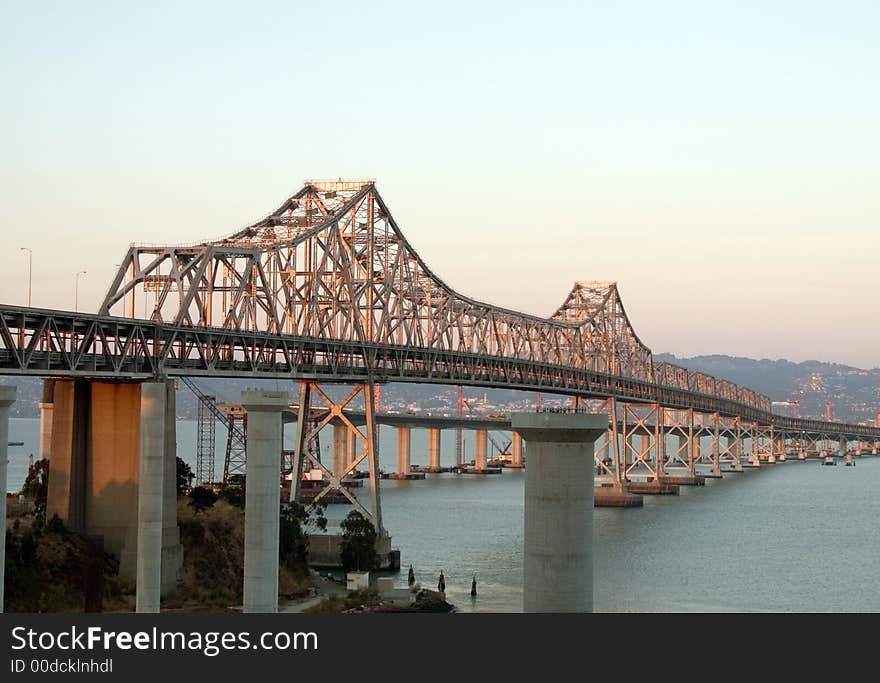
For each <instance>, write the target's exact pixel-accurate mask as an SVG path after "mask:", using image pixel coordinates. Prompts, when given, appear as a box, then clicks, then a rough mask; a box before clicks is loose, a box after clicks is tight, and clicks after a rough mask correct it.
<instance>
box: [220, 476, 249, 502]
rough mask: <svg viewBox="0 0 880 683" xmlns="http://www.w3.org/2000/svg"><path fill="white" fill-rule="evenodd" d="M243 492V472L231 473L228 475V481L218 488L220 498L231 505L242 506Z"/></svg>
mask: <svg viewBox="0 0 880 683" xmlns="http://www.w3.org/2000/svg"><path fill="white" fill-rule="evenodd" d="M244 494H245V476H244V475H243V474H233V475H232V476H230V477H229V481H227V482H226V483H225V484H223V486H222V488H221V489H220V500H225V501H226V502H227V503H229V504H230V505H231V506H232V507H237V508H243V507H244Z"/></svg>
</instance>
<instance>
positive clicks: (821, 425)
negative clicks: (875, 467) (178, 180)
mask: <svg viewBox="0 0 880 683" xmlns="http://www.w3.org/2000/svg"><path fill="white" fill-rule="evenodd" d="M142 300H143V301H148V302H149V304H150V305H149V306H148V307H147V310H146V311H145V312H144V311H143V309H142V310H141V311H137V310H136V309H138V308H139V306H136V304H138V303H139V302H141V301H142ZM139 313H140V314H141V315H140V316H139V315H138V314H139ZM0 373H3V374H34V375H41V376H56V375H57V376H84V377H104V376H112V377H131V378H148V377H155V376H198V375H225V376H235V377H276V378H278V377H285V378H293V379H296V380H298V381H303V380H305V381H314V382H319V381H333V382H351V383H355V384H362V383H370V384H371V385H372V386H375V387H376V390H377V391H378V383H381V382H386V381H410V382H436V383H444V384H454V385H459V384H468V385H476V386H487V387H492V386H497V387H508V388H520V389H529V390H536V391H550V392H554V393H562V394H567V395H573V396H574V395H577V396H581V397H584V398H602V399H611V398H613V399H616V400H618V399H619V400H622V401H625V402H628V403H630V404H633V405H655V406H662V407H663V408H668V409H673V410H693V411H697V412H698V413H702V414H717V415H718V416H719V418H725V419H727V418H731V419H737V420H741V421H742V422H743V424H753V423H759V424H762V425H772V426H773V427H774V428H775V429H780V430H788V431H789V432H795V431H800V432H803V433H806V432H809V433H811V434H814V433H820V432H821V434H823V435H826V436H828V438H831V437H836V436H838V435H846V436H848V437H850V438H852V439H856V438H865V439H867V440H871V441H877V440H878V439H880V429H877V428H872V427H868V426H860V425H843V424H840V423H832V422H820V421H811V420H800V419H795V418H792V417H785V416H777V415H773V414H772V413H771V404H770V400H769V399H768V397H766V396H763V395H760V394H758V393H756V392H754V391H752V390H750V389H748V388H746V387H739V386H737V385H736V384H734V383H733V382H729V381H727V380H724V379H720V378H714V377H712V376H710V375H707V374H705V373H699V372H693V371H690V370H687V369H686V368H682V367H679V366H675V365H672V364H669V363H654V362H653V359H652V355H651V351H650V349H648V347H646V346H645V345H644V344H643V343H642V342H641V340H640V339H639V338H638V336H637V335H636V334H635V332H634V330H633V327H632V325H631V322H630V320H629V318H628V317H627V315H626V312H625V309H624V306H623V303H622V300H621V297H620V294H619V292H618V289H617V286H616V284H614V283H600V282H579V283H576V284H575V285H574V287H573V289H572V290H571V292H570V293H569V295H568V297H567V298H566V299H565V301H564V303H563V304H562V306H560V308H559V309H558V310H557V311H556V312H555V313H554V314H553V315H552V316H551V317H550V318H540V317H538V316H532V315H526V314H523V313H518V312H516V311H512V310H508V309H503V308H499V307H496V306H491V305H489V304H485V303H482V302H479V301H476V300H474V299H471V298H469V297H466V296H464V295H462V294H459V293H457V292H456V291H454V290H453V289H452V288H450V287H449V286H448V285H446V284H445V283H444V282H443V281H442V280H441V279H440V278H439V277H437V276H436V275H435V274H434V273H433V272H432V271H431V270H430V268H429V267H428V266H427V264H426V263H425V262H424V261H423V260H422V259H421V257H420V256H419V255H418V253H417V252H416V251H415V249H414V248H413V247H412V246H411V245H410V244H409V242H408V241H407V240H406V239H405V237H404V236H403V233H402V232H401V230H400V228H399V226H398V225H397V223H396V222H395V220H394V218H393V217H392V215H391V213H390V211H389V210H388V207H387V206H386V204H385V202H384V201H383V199H382V197H381V196H380V195H379V193H378V192H377V190H376V187H375V185H374V183H373V182H372V181H327V182H323V181H322V182H307V183H306V184H305V185H304V186H303V188H302V189H300V190H299V191H298V192H297V193H295V194H294V195H293V196H292V197H290V198H289V199H287V200H286V201H285V202H284V203H283V204H282V205H281V206H280V207H279V208H278V209H277V210H276V211H274V212H272V213H271V214H270V215H268V216H266V217H265V218H263V219H262V220H260V221H257V222H256V223H254V224H253V225H250V226H248V227H246V228H243V229H242V230H239V231H238V232H236V233H234V234H232V235H230V236H228V237H225V238H222V239H218V240H212V241H206V242H202V243H199V244H193V245H182V246H158V247H155V246H153V247H149V246H132V247H131V248H130V249H129V251H128V253H127V254H126V255H125V258H124V260H123V263H122V265H121V267H120V269H119V271H118V272H117V274H116V276H115V278H114V280H113V282H112V284H111V286H110V288H109V291H108V293H107V295H106V297H105V299H104V302H103V304H102V306H101V309H100V311H99V313H98V314H97V315H86V314H79V313H69V312H62V311H46V310H38V309H31V308H18V307H13V306H0ZM657 421H658V413H657V412H656V410H655V414H654V417H653V418H651V419H650V420H649V423H650V424H651V425H653V426H654V427H656V424H655V423H656V422H657ZM661 421H662V420H661ZM628 424H629V423H628ZM655 433H656V429H655ZM640 436H641V435H640ZM656 441H657V440H656V437H655V445H659V446H661V449H662V448H663V447H664V444H657V443H656ZM741 445H742V444H741V439H740V440H739V441H738V445H737V448H739V449H740V451H741ZM617 448H621V446H618V447H617ZM627 449H629V451H628V450H627ZM635 449H637V450H638V452H639V453H644V452H645V449H644V448H642V446H641V444H640V445H639V446H636V447H635ZM622 452H623V455H624V456H628V455H633V456H634V457H635V459H636V460H639V461H641V462H644V463H645V464H648V463H650V462H651V461H649V460H648V459H647V458H646V457H638V454H637V453H634V452H633V447H632V446H622ZM719 457H720V456H719ZM739 457H740V458H741V453H740V454H739ZM624 461H626V458H624ZM664 462H665V457H661V458H658V457H657V456H656V455H655V457H654V459H653V463H654V464H653V465H652V467H653V468H654V469H658V470H662V467H663V466H664ZM656 463H659V466H658V465H657V464H656ZM626 467H627V465H624V468H626Z"/></svg>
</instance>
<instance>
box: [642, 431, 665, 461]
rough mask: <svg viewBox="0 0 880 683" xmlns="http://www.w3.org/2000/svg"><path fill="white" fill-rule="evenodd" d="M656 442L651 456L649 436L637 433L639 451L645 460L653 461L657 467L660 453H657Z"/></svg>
mask: <svg viewBox="0 0 880 683" xmlns="http://www.w3.org/2000/svg"><path fill="white" fill-rule="evenodd" d="M657 445H658V444H654V450H655V453H654V457H653V458H652V457H651V437H650V435H648V434H639V453H641V455H642V457H643V458H644V459H645V460H646V461H647V462H653V463H654V467H657V466H658V464H659V458H660V454H659V453H657V452H656V451H658V450H659V449H658V448H657Z"/></svg>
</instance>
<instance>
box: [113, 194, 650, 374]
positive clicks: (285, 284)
mask: <svg viewBox="0 0 880 683" xmlns="http://www.w3.org/2000/svg"><path fill="white" fill-rule="evenodd" d="M142 294H145V295H147V298H146V299H145V298H144V297H142V296H141V295H142ZM149 294H152V296H149ZM596 295H598V296H600V297H601V301H599V302H598V305H597V306H595V307H593V308H587V307H586V304H591V303H593V302H594V297H595V296H596ZM147 299H149V304H148V306H147V308H146V309H141V310H140V311H139V310H138V305H137V304H138V302H140V301H146V300H147ZM100 313H101V314H103V315H109V314H114V313H115V314H122V315H125V316H126V317H130V318H134V317H143V318H148V319H149V320H152V321H155V322H166V323H171V324H174V325H187V326H197V327H220V328H222V329H226V330H236V331H260V332H268V333H270V334H287V335H296V336H307V337H313V338H318V339H328V340H329V339H332V340H334V341H350V342H360V343H370V344H391V345H397V346H411V347H416V348H431V349H434V350H437V351H456V352H466V353H477V354H480V355H485V356H493V357H505V358H515V359H518V360H532V361H535V362H538V363H549V364H552V365H566V366H570V367H574V368H578V369H583V370H591V371H594V372H603V373H608V374H613V375H617V376H621V377H629V378H633V379H639V380H642V381H652V379H653V369H652V365H651V352H650V350H649V349H648V348H647V347H646V346H645V345H644V344H642V343H641V341H640V340H639V339H638V337H637V336H636V335H635V333H634V332H633V329H632V326H631V325H630V323H629V320H628V319H627V318H626V313H625V312H624V309H623V306H622V304H621V302H620V298H619V296H618V294H617V288H616V286H615V285H613V284H610V285H606V286H604V287H603V288H601V289H590V288H588V287H586V286H582V285H577V286H576V287H575V289H574V290H573V291H572V294H571V295H570V296H569V299H568V300H567V301H566V303H565V304H564V305H563V307H562V308H560V310H559V312H558V313H557V314H556V315H554V316H553V317H551V318H547V319H544V318H540V317H537V316H532V315H527V314H524V313H518V312H516V311H511V310H507V309H503V308H500V307H497V306H492V305H490V304H486V303H483V302H479V301H476V300H474V299H472V298H470V297H467V296H465V295H463V294H460V293H458V292H456V291H454V290H453V289H452V288H451V287H449V286H448V285H447V284H446V283H445V282H443V280H442V279H440V277H438V276H437V275H436V274H435V273H433V272H432V271H431V269H430V268H429V267H428V265H427V264H426V263H425V261H424V260H423V259H422V258H421V257H420V256H419V254H418V253H417V252H416V250H415V249H414V248H413V246H412V245H411V244H410V243H409V242H408V241H407V239H406V238H405V237H404V235H403V233H402V231H401V230H400V228H399V226H398V225H397V223H396V222H395V220H394V218H393V216H392V215H391V212H390V211H389V210H388V207H387V205H386V204H385V202H384V201H383V199H382V197H381V196H380V195H379V193H378V191H377V190H376V186H375V184H374V183H373V182H372V181H362V182H358V181H329V182H314V181H313V182H307V183H306V184H305V185H304V186H303V187H302V188H301V189H300V190H299V191H298V192H297V193H295V194H294V195H293V196H292V197H290V198H289V199H288V200H287V201H285V202H284V203H283V204H282V205H281V206H280V207H279V208H278V209H276V210H275V211H274V212H272V213H271V214H269V215H268V216H267V217H265V218H263V219H262V220H260V221H258V222H256V223H254V224H253V225H251V226H249V227H247V228H245V229H243V230H239V231H238V232H236V233H234V234H232V235H230V236H229V237H228V238H225V239H220V240H214V241H209V242H205V243H203V244H199V245H188V246H184V247H175V246H158V247H143V246H133V247H131V248H130V249H129V251H128V253H127V254H126V256H125V258H124V260H123V263H122V265H121V266H120V269H119V272H118V273H117V274H116V277H115V279H114V281H113V284H112V286H111V288H110V291H109V292H108V294H107V296H106V298H105V300H104V303H103V304H102V306H101V309H100Z"/></svg>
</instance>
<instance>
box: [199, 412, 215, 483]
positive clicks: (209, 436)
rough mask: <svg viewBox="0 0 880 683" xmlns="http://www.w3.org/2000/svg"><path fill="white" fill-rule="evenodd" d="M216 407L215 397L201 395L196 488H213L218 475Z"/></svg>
mask: <svg viewBox="0 0 880 683" xmlns="http://www.w3.org/2000/svg"><path fill="white" fill-rule="evenodd" d="M212 406H216V398H215V397H214V396H205V395H199V406H198V416H197V419H198V422H197V426H198V431H197V434H196V486H202V485H205V486H211V485H212V484H213V483H214V480H215V477H216V476H217V475H216V470H215V469H214V468H215V463H214V453H215V447H216V416H215V411H214V410H212V409H211V408H212Z"/></svg>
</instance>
